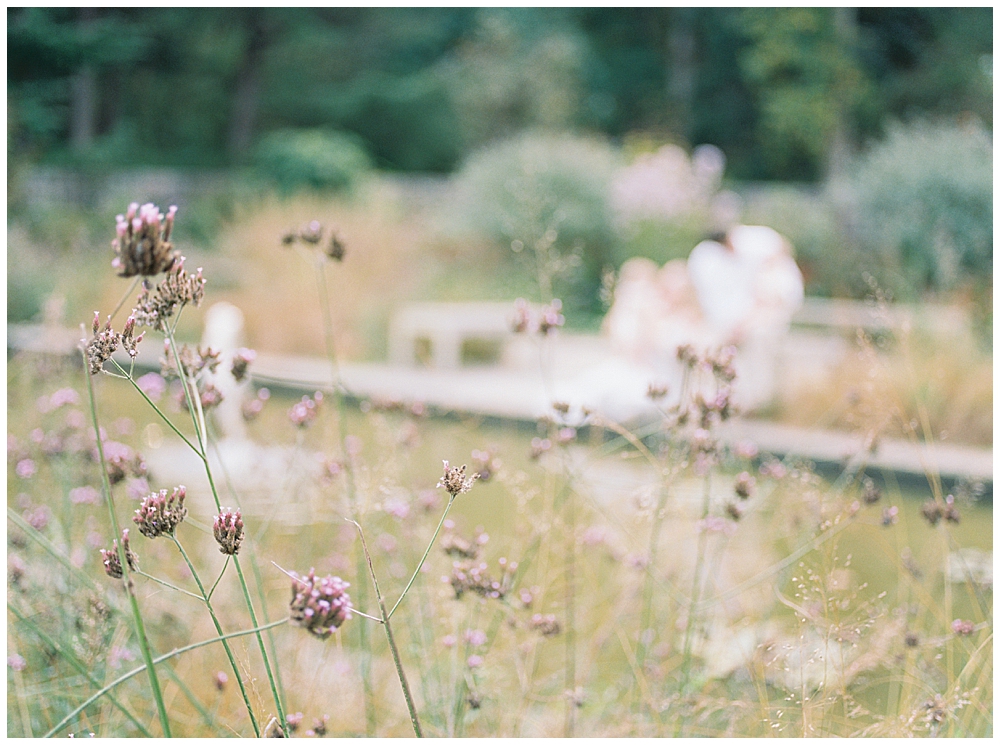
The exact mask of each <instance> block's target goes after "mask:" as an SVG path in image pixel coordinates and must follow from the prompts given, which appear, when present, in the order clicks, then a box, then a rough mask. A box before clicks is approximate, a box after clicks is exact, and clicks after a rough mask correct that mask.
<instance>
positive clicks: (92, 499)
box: [69, 486, 101, 504]
mask: <svg viewBox="0 0 1000 745" xmlns="http://www.w3.org/2000/svg"><path fill="white" fill-rule="evenodd" d="M69 501H70V502H72V503H73V504H97V503H98V502H100V501H101V493H100V492H99V491H97V489H95V488H94V487H92V486H78V487H76V488H75V489H70V491H69Z"/></svg>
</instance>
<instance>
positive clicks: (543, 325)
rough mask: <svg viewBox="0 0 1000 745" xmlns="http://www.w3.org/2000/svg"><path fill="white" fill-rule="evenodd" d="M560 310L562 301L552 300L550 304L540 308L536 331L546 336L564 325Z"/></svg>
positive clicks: (564, 321)
mask: <svg viewBox="0 0 1000 745" xmlns="http://www.w3.org/2000/svg"><path fill="white" fill-rule="evenodd" d="M561 310H562V300H559V299H558V298H556V299H554V300H553V301H552V302H551V303H549V304H548V305H546V306H545V307H544V308H542V310H541V313H540V317H539V319H538V331H539V333H542V334H548V333H551V332H553V331H555V330H556V329H557V328H559V327H560V326H562V325H563V324H564V323H566V318H565V317H564V316H563V314H562V313H561V312H560V311H561Z"/></svg>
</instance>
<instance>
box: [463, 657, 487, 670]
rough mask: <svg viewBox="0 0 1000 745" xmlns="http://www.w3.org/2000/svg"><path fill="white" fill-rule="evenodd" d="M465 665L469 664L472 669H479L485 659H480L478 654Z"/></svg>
mask: <svg viewBox="0 0 1000 745" xmlns="http://www.w3.org/2000/svg"><path fill="white" fill-rule="evenodd" d="M465 664H467V665H468V666H469V667H471V668H477V667H480V666H482V664H483V658H482V657H480V656H479V655H478V654H474V655H470V656H469V659H467V660H466V661H465Z"/></svg>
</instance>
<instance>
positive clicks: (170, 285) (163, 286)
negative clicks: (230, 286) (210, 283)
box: [133, 256, 205, 332]
mask: <svg viewBox="0 0 1000 745" xmlns="http://www.w3.org/2000/svg"><path fill="white" fill-rule="evenodd" d="M204 297H205V278H204V277H203V276H202V273H201V269H200V268H199V269H198V271H197V272H196V273H195V274H188V272H187V270H186V269H185V268H184V257H183V256H182V257H180V258H179V259H178V260H177V261H176V262H174V265H173V268H172V269H171V270H170V271H169V272H168V273H167V276H166V277H165V278H164V279H163V281H162V282H160V284H158V285H157V286H156V289H155V290H152V291H151V290H149V289H146V288H143V291H142V293H141V294H140V295H139V299H138V301H137V303H136V307H135V310H134V311H133V315H134V316H135V319H136V322H137V323H139V324H141V325H143V326H149V327H150V328H153V329H156V330H157V331H164V332H165V331H166V330H167V321H168V320H169V319H170V318H171V317H172V316H173V315H174V314H175V313H176V312H177V311H178V309H180V308H182V307H183V306H185V305H187V304H188V303H190V304H191V305H195V306H197V305H201V301H202V300H203V299H204Z"/></svg>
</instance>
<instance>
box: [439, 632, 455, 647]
mask: <svg viewBox="0 0 1000 745" xmlns="http://www.w3.org/2000/svg"><path fill="white" fill-rule="evenodd" d="M457 643H458V639H456V638H455V635H454V634H448V635H447V636H444V637H442V639H441V644H443V645H444V647H445V648H446V649H451V648H452V647H454V646H455V644H457Z"/></svg>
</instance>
